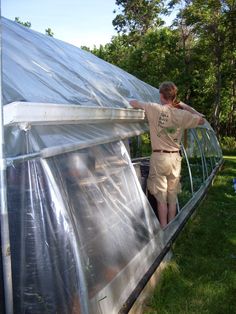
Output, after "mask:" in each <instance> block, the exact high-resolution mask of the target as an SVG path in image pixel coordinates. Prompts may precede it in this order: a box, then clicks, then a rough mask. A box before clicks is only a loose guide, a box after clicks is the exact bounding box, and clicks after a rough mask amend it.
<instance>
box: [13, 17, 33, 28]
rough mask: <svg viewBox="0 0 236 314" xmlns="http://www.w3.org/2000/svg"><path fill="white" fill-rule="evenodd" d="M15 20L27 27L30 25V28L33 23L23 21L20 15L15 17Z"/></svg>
mask: <svg viewBox="0 0 236 314" xmlns="http://www.w3.org/2000/svg"><path fill="white" fill-rule="evenodd" d="M15 22H17V23H19V24H21V25H23V26H25V27H28V28H30V27H31V23H30V22H28V21H27V22H22V21H21V20H20V18H19V17H15Z"/></svg>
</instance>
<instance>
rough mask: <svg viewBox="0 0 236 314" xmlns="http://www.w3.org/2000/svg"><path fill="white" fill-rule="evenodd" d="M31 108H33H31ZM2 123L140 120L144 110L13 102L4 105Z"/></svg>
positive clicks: (142, 117) (142, 118)
mask: <svg viewBox="0 0 236 314" xmlns="http://www.w3.org/2000/svg"><path fill="white" fill-rule="evenodd" d="M32 109H33V110H32ZM3 110H4V125H12V124H29V125H31V124H44V125H45V124H74V123H90V122H92V123H96V122H102V121H108V120H112V121H120V122H121V121H140V120H144V111H143V110H137V109H123V108H108V107H84V106H79V105H74V104H52V103H31V102H13V103H10V104H8V105H5V106H4V108H3Z"/></svg>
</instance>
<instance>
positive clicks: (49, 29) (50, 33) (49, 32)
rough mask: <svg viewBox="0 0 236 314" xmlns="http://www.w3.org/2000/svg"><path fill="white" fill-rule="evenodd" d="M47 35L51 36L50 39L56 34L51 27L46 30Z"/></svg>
mask: <svg viewBox="0 0 236 314" xmlns="http://www.w3.org/2000/svg"><path fill="white" fill-rule="evenodd" d="M45 34H46V35H48V36H50V37H53V35H54V33H53V31H52V29H51V28H50V27H48V28H47V29H45Z"/></svg>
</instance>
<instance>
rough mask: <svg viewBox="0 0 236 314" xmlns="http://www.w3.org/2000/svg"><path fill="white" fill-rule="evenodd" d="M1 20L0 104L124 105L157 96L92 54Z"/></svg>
mask: <svg viewBox="0 0 236 314" xmlns="http://www.w3.org/2000/svg"><path fill="white" fill-rule="evenodd" d="M2 21H3V74H4V81H3V100H4V104H8V103H11V102H13V101H28V102H42V103H58V104H59V103H61V104H66V103H70V104H78V105H84V106H91V107H95V106H98V107H119V108H127V107H130V106H129V103H128V99H129V98H137V99H141V100H144V101H157V100H159V92H158V90H157V89H156V88H154V87H152V86H150V85H148V84H146V83H144V82H142V81H140V80H139V79H137V78H135V77H134V76H132V75H130V74H128V73H127V72H125V71H123V70H121V69H119V68H118V67H116V66H114V65H111V64H109V63H107V62H105V61H103V60H101V59H99V58H97V57H96V56H94V55H93V54H92V53H89V52H87V51H84V50H82V49H80V48H78V47H75V46H72V45H70V44H67V43H65V42H63V41H60V40H57V39H55V38H52V37H49V36H45V35H43V34H40V33H38V32H35V31H33V30H31V29H28V28H26V27H24V26H21V25H20V24H19V23H16V22H12V21H10V20H8V19H5V18H3V19H2ZM19 43H20V44H19ZM19 78H20V79H19Z"/></svg>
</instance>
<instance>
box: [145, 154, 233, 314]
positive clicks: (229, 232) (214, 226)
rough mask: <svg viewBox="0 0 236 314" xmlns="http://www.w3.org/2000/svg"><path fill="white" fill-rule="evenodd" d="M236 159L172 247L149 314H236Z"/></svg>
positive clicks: (227, 164) (225, 168) (228, 164)
mask: <svg viewBox="0 0 236 314" xmlns="http://www.w3.org/2000/svg"><path fill="white" fill-rule="evenodd" d="M233 178H236V157H233V156H228V157H225V163H224V165H223V167H222V169H221V171H220V172H219V174H218V175H217V177H216V179H215V180H214V183H213V186H212V187H211V188H210V189H209V191H208V193H207V196H206V198H205V199H204V200H203V201H202V202H201V204H200V205H199V207H198V208H197V211H196V214H195V215H194V217H193V218H191V219H190V220H189V222H188V223H187V225H186V227H185V228H184V230H183V231H182V232H181V234H180V235H179V237H178V238H177V240H176V242H175V243H174V245H173V247H172V252H173V258H172V260H171V262H170V263H169V264H168V266H167V268H166V269H165V270H164V271H163V273H162V277H161V280H160V282H159V283H158V286H157V287H156V290H155V291H154V294H153V296H152V297H151V298H150V299H149V300H148V302H147V307H146V310H145V314H158V313H161V314H166V313H168V314H172V313H173V314H177V313H181V314H184V313H191V314H192V313H196V314H202V313H210V314H228V313H229V314H233V313H236V193H235V192H234V188H233V182H232V180H233Z"/></svg>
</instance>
